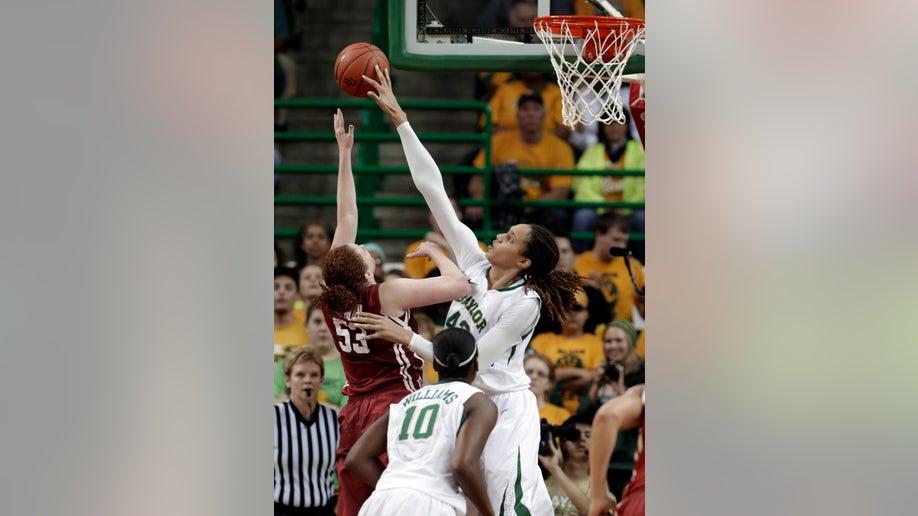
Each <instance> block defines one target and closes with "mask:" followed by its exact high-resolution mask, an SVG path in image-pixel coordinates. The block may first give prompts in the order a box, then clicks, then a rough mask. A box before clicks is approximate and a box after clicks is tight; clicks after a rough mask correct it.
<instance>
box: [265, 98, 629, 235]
mask: <svg viewBox="0 0 918 516" xmlns="http://www.w3.org/2000/svg"><path fill="white" fill-rule="evenodd" d="M400 104H401V106H402V108H403V109H405V110H406V111H412V110H436V111H478V112H481V113H482V114H483V115H484V131H483V132H481V133H458V132H453V133H449V132H443V133H440V132H437V133H432V132H422V133H418V134H417V136H418V138H419V139H420V140H421V141H422V142H425V143H431V142H433V143H475V144H478V145H480V146H481V147H482V149H484V153H485V156H484V157H485V160H484V162H485V163H491V134H492V122H491V111H490V109H489V108H488V104H487V103H485V102H478V101H455V100H402V101H400ZM274 105H275V107H277V108H294V109H334V108H339V107H340V108H342V109H352V108H358V109H364V110H365V111H364V113H365V114H364V120H365V122H366V121H369V123H365V124H364V127H366V128H367V130H362V131H357V132H356V133H355V134H354V140H355V141H356V142H362V143H364V144H363V145H361V146H359V148H358V153H357V158H356V160H355V162H354V164H353V166H352V169H353V172H354V175H355V176H356V177H357V178H360V177H363V178H364V180H363V181H360V180H358V181H357V184H358V191H357V205H358V206H360V207H370V208H372V207H374V206H417V207H424V206H426V203H425V202H424V199H423V198H422V197H421V196H420V194H416V195H414V196H410V197H377V196H376V193H377V189H378V185H379V182H380V181H381V179H382V177H383V176H385V175H389V174H410V171H409V170H408V166H407V165H401V166H383V165H379V149H378V145H379V144H381V143H383V144H385V143H399V142H400V139H399V136H398V134H396V133H394V132H392V131H391V130H390V129H388V126H386V124H385V123H384V122H383V121H381V120H378V119H376V118H375V114H378V113H380V110H379V107H378V106H377V105H376V103H375V102H374V101H373V100H371V99H362V100H359V99H346V100H337V99H336V100H329V99H276V100H275V101H274ZM274 139H275V141H288V142H289V141H301V142H335V133H334V132H333V131H287V132H275V133H274ZM440 170H441V172H442V173H443V174H444V175H457V174H482V175H483V176H484V187H485V195H484V197H485V198H484V199H470V198H464V199H457V200H458V202H459V204H460V206H481V207H482V211H483V212H484V213H483V216H482V224H483V226H484V227H483V229H482V230H480V231H476V235H477V236H478V238H479V239H480V240H482V241H484V242H487V241H490V240H491V239H493V238H494V236H495V235H496V234H497V233H499V232H500V231H502V230H503V228H500V230H495V229H494V228H492V227H491V216H490V210H491V208H492V206H497V205H504V204H509V205H510V206H519V207H526V206H528V207H539V208H548V207H561V208H584V207H595V208H631V209H634V208H638V209H640V208H644V203H643V202H579V201H571V200H554V201H512V202H510V203H502V202H501V201H498V200H495V199H492V198H491V195H490V186H491V180H490V177H491V174H492V173H493V171H494V167H493V166H491V165H487V166H486V167H484V168H478V167H472V166H460V165H440ZM274 171H275V172H276V173H279V174H284V175H313V174H337V173H338V165H337V163H335V164H327V165H325V164H313V165H303V164H286V163H285V164H281V165H275V167H274ZM519 173H520V174H521V175H551V174H564V175H596V174H597V172H596V171H595V170H566V169H565V170H556V169H520V170H519ZM615 175H616V176H644V171H643V170H616V171H615ZM367 179H369V180H367ZM335 203H336V198H335V196H316V195H276V196H274V205H275V206H334V205H335ZM359 220H360V221H361V224H360V227H359V228H358V230H357V236H358V238H359V239H362V240H370V239H378V238H382V239H386V238H406V239H419V238H422V237H423V236H424V234H425V233H426V232H427V230H423V229H422V230H382V229H378V224H377V221H376V220H375V219H373V218H372V217H365V216H362V217H359ZM296 232H297V229H296V228H275V229H274V236H275V238H292V237H294V236H295V235H296ZM571 237H572V238H574V239H575V240H592V238H593V234H592V232H575V233H572V234H571ZM630 238H631V239H633V240H643V239H644V234H643V233H632V234H631V235H630Z"/></svg>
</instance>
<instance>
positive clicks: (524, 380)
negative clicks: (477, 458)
mask: <svg viewBox="0 0 918 516" xmlns="http://www.w3.org/2000/svg"><path fill="white" fill-rule="evenodd" d="M475 251H477V252H472V253H468V256H461V257H460V253H457V257H456V258H457V262H458V265H459V267H460V268H461V269H462V270H463V271H464V272H465V275H466V277H467V278H468V279H469V283H470V284H471V287H472V290H471V292H469V294H468V295H467V296H466V297H464V298H461V299H457V300H456V301H453V302H452V303H451V304H450V307H449V312H448V313H447V316H446V324H445V326H446V327H457V328H462V329H464V330H468V331H469V332H470V333H471V334H472V335H473V336H474V337H475V341H476V342H478V347H479V353H480V357H479V361H478V365H479V371H478V376H476V378H475V381H474V382H472V385H474V386H476V387H478V388H480V389H481V390H482V391H484V393H485V394H487V395H488V396H491V395H493V394H497V393H502V392H512V391H522V390H527V389H529V377H528V376H526V373H525V371H524V370H523V355H524V354H525V351H526V346H527V345H528V344H529V341H530V340H531V339H532V334H533V331H534V330H535V326H536V323H537V322H538V321H539V309H540V305H541V300H540V299H539V296H538V295H537V294H536V293H535V292H534V291H531V290H527V289H526V287H525V286H524V285H523V280H522V279H520V280H519V281H517V282H516V283H514V284H512V285H510V286H509V287H507V288H503V289H499V290H488V273H489V272H490V270H491V264H490V263H489V262H488V260H487V258H485V255H484V253H482V252H481V251H480V250H478V249H477V248H476V249H475ZM464 262H465V263H464ZM486 336H487V337H486Z"/></svg>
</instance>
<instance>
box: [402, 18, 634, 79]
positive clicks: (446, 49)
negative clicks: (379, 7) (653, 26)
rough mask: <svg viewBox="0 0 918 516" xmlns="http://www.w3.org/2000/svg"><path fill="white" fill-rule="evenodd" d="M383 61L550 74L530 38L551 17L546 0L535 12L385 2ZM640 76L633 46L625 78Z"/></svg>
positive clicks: (545, 59)
mask: <svg viewBox="0 0 918 516" xmlns="http://www.w3.org/2000/svg"><path fill="white" fill-rule="evenodd" d="M388 2H389V5H388V7H389V12H388V20H389V26H388V29H389V49H388V57H389V62H390V64H391V65H392V66H393V67H394V68H400V69H404V70H421V71H476V72H497V71H504V72H552V71H553V70H552V66H551V61H550V59H549V57H548V52H547V50H546V49H545V45H543V44H542V42H541V41H540V40H539V38H538V37H537V36H536V35H535V30H534V29H533V24H532V20H533V18H535V17H536V16H544V15H549V14H563V13H560V12H553V11H552V7H551V4H552V3H553V2H552V0H537V4H536V9H535V10H534V12H533V10H532V9H531V6H528V7H529V8H528V9H523V6H518V7H516V8H514V9H517V10H515V11H514V12H512V13H511V12H508V10H507V9H508V7H509V6H510V5H511V4H513V2H511V1H509V0H462V1H456V0H388ZM643 72H644V47H643V44H642V45H640V46H639V47H638V49H637V50H636V52H635V55H634V56H632V58H631V59H630V60H629V62H628V65H627V66H626V67H625V71H624V73H625V74H634V73H643Z"/></svg>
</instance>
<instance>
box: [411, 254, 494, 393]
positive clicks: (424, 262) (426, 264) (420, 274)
mask: <svg viewBox="0 0 918 516" xmlns="http://www.w3.org/2000/svg"><path fill="white" fill-rule="evenodd" d="M423 242H424V240H418V241H417V242H414V243H412V244H411V245H409V246H408V249H405V256H408V255H409V254H411V253H413V252H415V251H417V249H418V246H420V245H421V244H422V243H423ZM437 247H439V248H440V250H441V251H443V252H444V253H446V254H449V253H447V252H446V249H443V247H442V246H437ZM478 247H480V248H481V250H482V251H487V250H488V246H486V245H485V244H484V243H483V242H478ZM402 267H403V268H404V270H405V274H407V275H408V276H410V277H412V278H418V279H423V278H426V277H427V274H429V273H430V271H432V270H434V269H436V268H437V264H436V263H435V262H434V261H433V260H431V259H429V258H426V257H423V256H419V257H417V258H405V261H404V262H403V265H402ZM434 383H437V382H436V381H434Z"/></svg>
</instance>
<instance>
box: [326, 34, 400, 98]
mask: <svg viewBox="0 0 918 516" xmlns="http://www.w3.org/2000/svg"><path fill="white" fill-rule="evenodd" d="M376 65H379V69H380V70H385V69H386V68H389V60H388V59H387V58H386V54H384V53H383V51H382V50H380V49H379V47H377V46H376V45H374V44H372V43H352V44H350V45H348V46H346V47H344V50H342V51H341V52H340V53H339V54H338V58H337V59H335V80H336V81H338V86H340V87H341V89H342V90H344V91H346V92H347V93H348V94H350V95H353V96H355V97H366V96H367V92H368V91H370V90H372V89H373V87H372V86H370V83H368V82H366V81H364V80H363V76H364V75H366V76H367V77H369V78H371V79H373V80H375V81H378V80H379V79H378V78H377V77H376Z"/></svg>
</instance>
